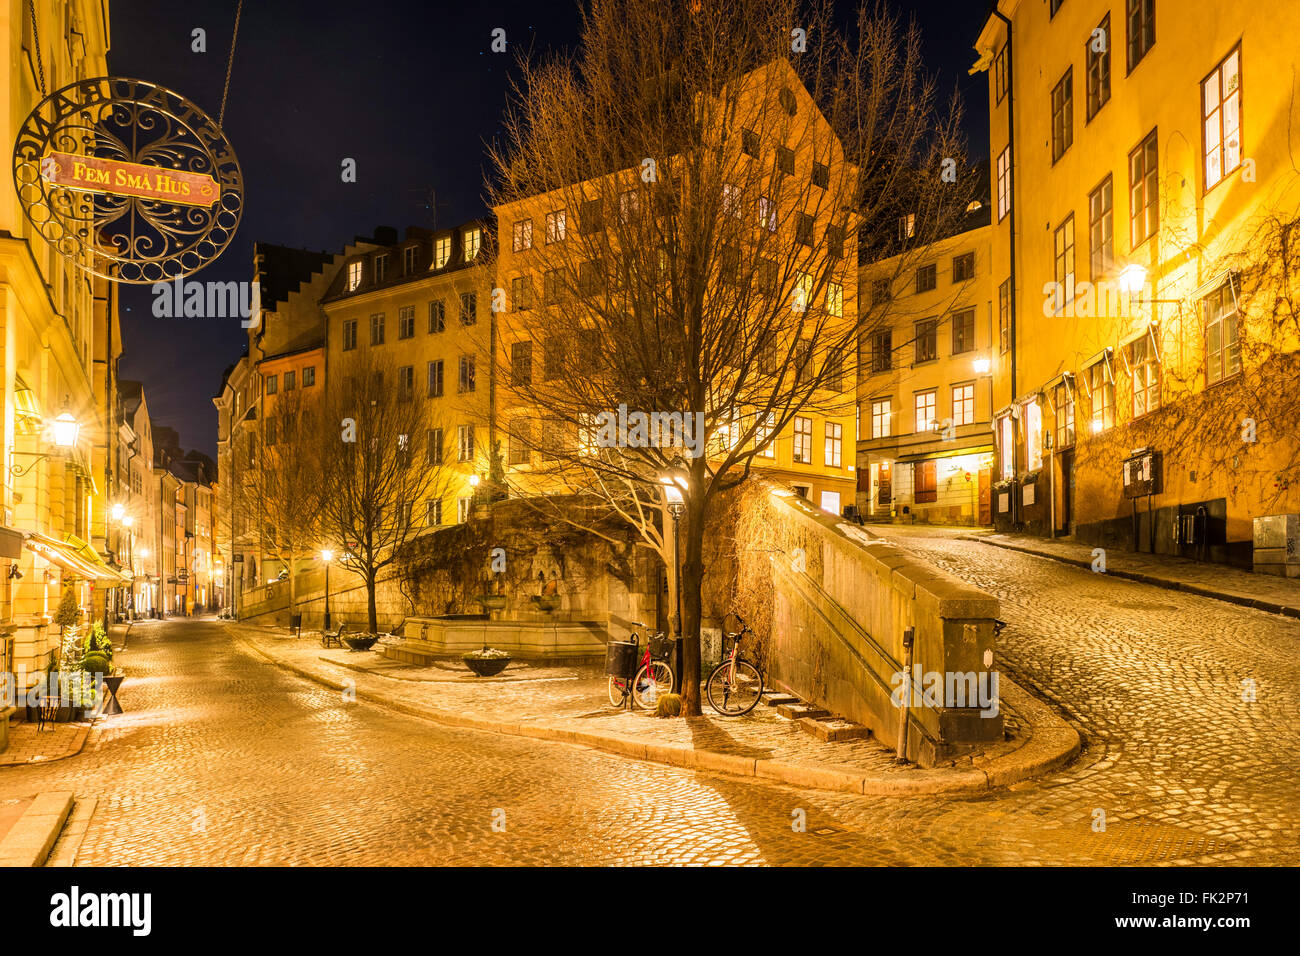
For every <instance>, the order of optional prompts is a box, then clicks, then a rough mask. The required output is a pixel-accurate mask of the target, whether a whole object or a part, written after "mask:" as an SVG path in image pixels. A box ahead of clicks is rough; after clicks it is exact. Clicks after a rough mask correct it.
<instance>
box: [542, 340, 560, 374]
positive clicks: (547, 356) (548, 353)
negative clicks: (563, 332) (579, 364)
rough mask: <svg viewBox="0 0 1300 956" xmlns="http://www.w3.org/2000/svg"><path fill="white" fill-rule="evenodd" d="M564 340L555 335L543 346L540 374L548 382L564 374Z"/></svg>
mask: <svg viewBox="0 0 1300 956" xmlns="http://www.w3.org/2000/svg"><path fill="white" fill-rule="evenodd" d="M564 352H565V349H564V339H562V338H561V337H560V336H558V335H555V336H552V337H551V338H549V339H547V340H546V343H545V345H544V346H543V353H544V354H543V356H542V374H543V375H544V376H545V378H546V380H547V381H548V382H549V381H551V380H552V379H556V378H559V377H560V376H561V375H563V374H564Z"/></svg>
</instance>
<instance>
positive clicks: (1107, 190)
mask: <svg viewBox="0 0 1300 956" xmlns="http://www.w3.org/2000/svg"><path fill="white" fill-rule="evenodd" d="M1088 264H1089V267H1090V270H1089V271H1090V275H1091V276H1092V281H1093V282H1094V283H1096V282H1099V281H1101V279H1102V278H1104V277H1105V275H1106V274H1107V273H1108V272H1109V271H1110V269H1111V267H1112V266H1113V265H1114V264H1115V196H1114V186H1113V181H1112V178H1111V177H1110V176H1107V177H1106V178H1105V180H1103V181H1102V183H1101V185H1100V186H1098V187H1097V188H1096V189H1094V190H1093V191H1092V192H1091V193H1089V194H1088Z"/></svg>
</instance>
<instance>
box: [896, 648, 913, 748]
mask: <svg viewBox="0 0 1300 956" xmlns="http://www.w3.org/2000/svg"><path fill="white" fill-rule="evenodd" d="M915 637H916V628H914V627H907V628H904V629H903V675H904V686H905V687H906V688H907V690H906V691H904V693H903V706H902V708H900V712H899V718H898V757H897V759H898V761H899V762H900V763H906V762H907V718H908V711H909V710H910V708H911V706H912V641H913V640H914V639H915Z"/></svg>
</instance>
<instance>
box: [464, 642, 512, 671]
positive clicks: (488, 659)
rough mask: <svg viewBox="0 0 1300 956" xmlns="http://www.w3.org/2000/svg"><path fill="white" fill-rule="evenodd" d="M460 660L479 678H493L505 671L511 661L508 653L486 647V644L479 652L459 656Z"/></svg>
mask: <svg viewBox="0 0 1300 956" xmlns="http://www.w3.org/2000/svg"><path fill="white" fill-rule="evenodd" d="M460 659H461V660H462V661H464V662H465V666H466V667H468V668H469V669H470V670H472V671H473V672H474V673H475V674H477V675H478V676H479V677H495V676H496V675H497V674H500V673H501V672H502V671H503V670H505V669H506V667H507V666H508V665H509V664H510V661H511V657H510V652H509V651H502V650H498V649H497V648H495V647H488V646H487V645H486V644H485V645H483V647H482V648H481V649H480V650H477V651H469V652H468V653H465V654H462V655H460Z"/></svg>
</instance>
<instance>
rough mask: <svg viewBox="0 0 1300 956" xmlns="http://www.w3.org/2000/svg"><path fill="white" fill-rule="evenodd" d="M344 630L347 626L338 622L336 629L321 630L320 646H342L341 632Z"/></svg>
mask: <svg viewBox="0 0 1300 956" xmlns="http://www.w3.org/2000/svg"><path fill="white" fill-rule="evenodd" d="M345 630H347V626H346V625H344V624H340V625H339V629H338V630H337V631H321V632H320V646H321V647H342V646H343V632H344V631H345Z"/></svg>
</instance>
